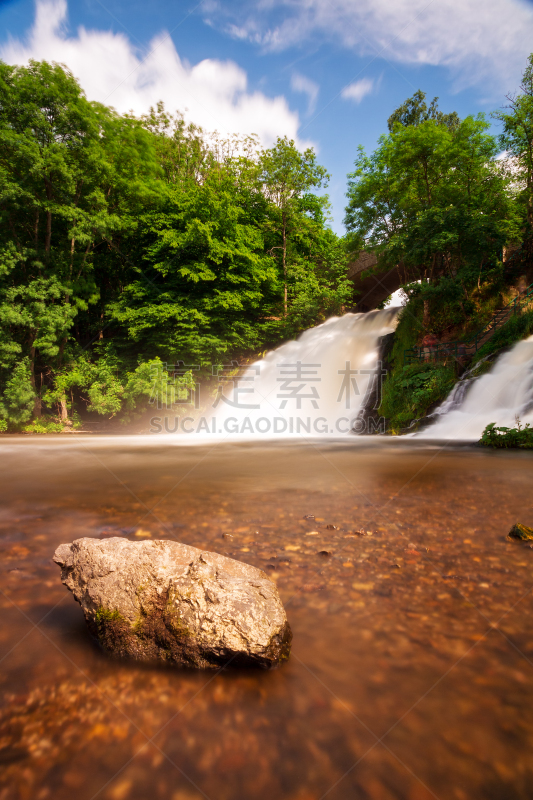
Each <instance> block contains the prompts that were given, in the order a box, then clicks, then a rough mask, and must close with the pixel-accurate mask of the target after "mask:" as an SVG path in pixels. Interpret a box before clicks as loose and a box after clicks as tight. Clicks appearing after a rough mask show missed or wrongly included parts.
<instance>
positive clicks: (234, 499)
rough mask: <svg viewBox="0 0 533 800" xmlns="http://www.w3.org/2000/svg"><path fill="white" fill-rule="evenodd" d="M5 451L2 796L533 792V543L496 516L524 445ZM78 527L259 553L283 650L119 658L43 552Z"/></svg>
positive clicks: (126, 445)
mask: <svg viewBox="0 0 533 800" xmlns="http://www.w3.org/2000/svg"><path fill="white" fill-rule="evenodd" d="M0 452H1V454H2V458H1V461H0V472H1V494H2V505H1V517H0V523H1V526H0V547H1V550H2V561H1V564H2V583H1V590H0V592H1V593H0V602H1V607H2V625H1V627H0V648H1V650H0V658H1V659H2V662H1V663H2V668H1V672H0V680H1V683H2V696H3V699H2V705H1V712H0V762H1V764H2V769H1V773H0V787H2V788H0V799H1V800H11V798H17V800H19V799H20V800H26V799H27V800H30V799H31V800H47V798H53V800H63V799H65V800H67V798H68V800H71V798H72V797H76V800H95V799H96V798H102V800H146V798H152V799H153V800H201V798H207V800H243V799H246V800H248V798H250V799H251V798H253V799H254V800H267V798H268V800H273V798H275V800H322V799H323V798H328V800H345V798H357V800H359V798H361V800H393V799H394V800H426V798H427V800H429V798H438V800H452V799H453V800H477V798H483V799H484V798H487V800H500V799H501V800H515V798H516V800H519V799H522V798H524V800H525V799H526V798H527V799H528V800H529V798H531V786H532V785H533V765H532V760H531V751H532V746H533V702H532V701H533V697H532V695H533V681H532V675H533V673H532V661H533V617H532V615H531V605H532V587H533V551H532V549H531V548H530V547H529V546H528V545H527V544H523V543H519V542H511V541H509V540H508V539H507V538H506V533H507V531H508V530H509V528H510V526H511V525H512V524H513V523H514V522H515V521H521V522H524V523H525V524H529V525H531V524H532V523H533V508H532V495H531V485H532V480H533V460H532V459H531V456H530V455H529V454H528V453H519V452H518V453H512V452H488V451H484V450H480V449H477V448H475V447H471V446H458V445H454V446H453V447H450V446H440V445H436V444H435V443H431V442H424V441H417V440H410V441H409V440H392V439H388V438H387V439H384V438H382V437H369V438H366V437H359V438H358V437H347V438H344V439H342V440H341V439H331V440H325V439H316V440H310V439H305V440H304V439H300V440H278V441H255V442H253V441H251V442H232V443H228V442H224V441H218V442H210V443H209V442H206V443H204V444H196V445H195V446H191V445H189V444H188V443H187V441H186V437H185V438H183V437H182V438H181V439H178V438H172V437H168V438H167V440H166V441H165V442H161V440H159V439H153V438H151V437H113V438H111V437H110V438H105V437H92V436H78V435H72V436H70V437H47V438H46V439H42V440H38V439H35V438H26V439H24V438H19V437H3V438H2V441H1V443H0ZM306 517H307V518H306ZM309 517H314V519H310V518H309ZM82 536H96V537H108V536H127V537H128V538H130V539H132V540H143V539H146V538H148V537H153V538H162V539H176V540H178V541H181V542H185V543H187V544H191V545H194V546H197V547H201V548H205V549H210V550H213V551H216V552H219V553H222V554H224V555H228V556H231V557H234V558H238V559H242V560H243V561H246V562H248V563H250V564H253V565H255V566H258V567H261V568H262V569H264V570H265V571H267V573H268V574H269V576H270V577H271V579H272V580H274V581H275V582H276V583H277V586H278V588H279V592H280V594H281V597H282V600H283V602H284V604H285V607H286V610H287V614H288V617H289V621H290V624H291V626H292V630H293V633H294V641H293V650H292V655H291V658H290V660H289V662H288V663H287V664H285V665H284V666H283V667H281V668H280V669H278V670H275V671H272V672H264V671H255V670H250V671H246V672H244V671H242V672H239V671H230V670H228V671H223V672H220V673H216V674H212V673H209V674H207V673H202V672H192V671H179V670H176V669H170V668H168V669H167V668H161V667H155V666H147V665H138V664H134V663H131V664H130V663H121V662H118V661H114V660H112V659H110V658H109V657H107V656H106V655H105V654H103V653H102V652H101V651H100V650H99V649H98V648H97V646H96V645H95V644H94V642H93V641H92V640H91V638H90V636H89V634H88V632H87V630H86V628H85V624H84V620H83V615H82V612H81V609H80V608H79V606H78V605H77V604H76V603H75V602H74V600H73V598H72V596H71V595H70V593H69V592H68V591H67V589H66V588H65V587H63V586H62V584H61V582H60V575H59V569H58V567H57V566H56V565H55V564H53V563H52V561H51V556H52V554H53V552H54V550H55V548H56V547H57V546H58V545H59V544H60V543H62V542H69V541H72V540H73V539H76V538H79V537H82Z"/></svg>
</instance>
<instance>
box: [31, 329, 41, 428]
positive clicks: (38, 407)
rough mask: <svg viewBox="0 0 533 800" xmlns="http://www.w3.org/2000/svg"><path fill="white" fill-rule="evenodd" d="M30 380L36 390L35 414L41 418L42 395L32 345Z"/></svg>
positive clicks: (36, 417)
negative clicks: (38, 384)
mask: <svg viewBox="0 0 533 800" xmlns="http://www.w3.org/2000/svg"><path fill="white" fill-rule="evenodd" d="M30 382H31V385H32V389H33V391H34V392H35V401H34V403H33V416H34V417H35V419H39V418H40V416H41V413H42V410H41V397H40V395H39V393H38V391H37V382H36V380H35V347H34V346H33V342H32V345H31V347H30Z"/></svg>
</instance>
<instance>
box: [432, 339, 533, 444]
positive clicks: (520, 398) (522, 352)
mask: <svg viewBox="0 0 533 800" xmlns="http://www.w3.org/2000/svg"><path fill="white" fill-rule="evenodd" d="M516 417H519V418H520V421H521V422H522V423H523V424H525V423H527V422H529V423H530V424H532V423H533V336H530V337H529V338H528V339H525V340H523V341H521V342H518V343H517V344H515V345H514V347H513V348H512V349H511V350H509V351H508V352H507V353H504V354H503V355H501V356H500V357H499V358H498V359H497V361H496V362H495V364H494V366H493V367H492V368H491V370H490V372H488V373H487V374H486V375H483V376H482V377H481V378H478V379H476V380H474V381H464V382H459V383H457V384H456V385H455V387H454V388H453V390H452V392H451V393H450V396H449V397H448V398H447V400H445V402H444V403H443V404H442V406H441V408H440V409H437V412H436V421H435V422H434V424H433V425H431V426H430V427H429V428H426V429H425V430H424V431H422V432H421V433H420V434H418V436H419V437H420V438H431V439H456V440H457V439H462V440H470V441H476V440H478V439H479V438H480V436H481V434H482V433H483V430H484V429H485V428H486V426H487V425H488V424H489V423H491V422H496V423H497V424H498V425H505V426H507V427H513V426H514V425H515V422H516Z"/></svg>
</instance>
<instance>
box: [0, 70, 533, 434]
mask: <svg viewBox="0 0 533 800" xmlns="http://www.w3.org/2000/svg"><path fill="white" fill-rule="evenodd" d="M492 116H493V123H496V124H495V125H494V127H495V128H496V127H498V129H499V130H500V133H499V135H494V133H493V132H492V129H491V123H490V122H489V120H487V119H486V118H485V117H484V115H482V114H479V115H477V116H476V117H472V116H471V117H467V118H465V119H460V118H459V117H458V115H457V114H455V113H451V114H444V113H443V112H442V111H440V110H439V108H438V103H437V99H436V98H435V99H434V100H433V101H432V102H431V103H430V104H429V105H428V104H427V103H426V98H425V94H424V93H423V92H421V91H419V92H417V93H415V95H414V96H413V97H411V98H409V99H408V100H407V101H406V102H405V103H404V104H403V105H402V106H400V107H399V108H398V109H396V111H394V112H393V113H392V115H391V116H390V118H389V121H388V128H389V130H388V133H386V134H383V136H382V137H381V138H380V140H379V142H378V146H377V148H376V150H375V151H374V152H373V153H372V154H371V155H367V154H366V153H365V152H364V151H363V150H362V149H359V151H358V155H357V158H356V161H355V167H354V171H353V172H352V173H351V174H350V175H349V176H348V188H347V208H346V218H345V224H346V229H347V233H346V235H345V236H344V237H339V236H337V235H336V234H335V233H334V232H333V230H332V229H331V227H330V219H329V205H328V197H327V194H324V193H323V190H324V189H325V188H326V187H327V182H328V178H329V176H328V174H327V172H326V170H325V168H324V167H322V166H320V164H319V163H318V162H317V158H316V154H315V153H314V152H313V151H312V150H306V151H305V152H300V151H299V150H298V149H297V147H296V145H295V143H294V142H293V141H290V140H288V139H287V138H281V137H280V138H279V139H278V140H277V142H276V143H275V144H274V146H273V147H271V148H264V147H262V146H261V145H260V143H259V142H258V141H257V140H256V139H255V138H254V137H240V136H237V135H235V136H233V137H230V138H226V139H225V138H222V137H220V136H219V135H217V134H216V133H209V132H206V131H203V130H202V129H201V128H199V127H197V126H195V125H194V124H192V123H189V122H186V120H185V119H184V117H183V115H182V114H180V113H179V112H173V113H170V112H169V111H168V110H167V109H166V108H164V106H163V105H162V104H161V103H158V104H156V105H155V106H154V107H153V108H151V109H150V111H149V113H148V114H146V115H145V116H142V117H140V118H136V117H135V116H133V115H132V114H126V115H123V114H122V115H121V114H118V113H117V112H116V111H115V110H114V109H112V108H109V107H106V106H103V105H101V104H98V103H94V102H90V101H89V100H87V98H86V97H85V95H84V93H83V91H82V89H81V87H80V85H79V84H78V83H77V81H76V80H75V78H74V77H73V75H72V74H71V73H70V72H69V71H68V70H67V69H66V68H65V67H64V66H60V65H57V64H49V63H47V62H31V63H30V64H29V66H27V67H13V66H9V65H7V64H4V63H0V175H1V179H0V232H1V238H0V430H1V431H7V432H14V431H23V432H47V431H51V432H52V431H62V430H64V429H69V428H70V429H75V428H76V427H77V426H79V425H80V424H81V420H82V419H83V420H85V421H87V420H99V419H100V420H106V421H109V420H113V421H119V422H122V423H128V422H131V421H132V420H134V419H136V418H138V417H139V415H141V414H142V413H143V412H144V410H145V409H146V408H147V406H148V403H149V400H150V398H151V396H152V395H153V392H154V387H155V389H156V390H158V391H159V390H164V389H165V387H168V386H169V385H172V387H173V390H175V388H176V381H177V383H178V386H181V387H182V388H183V390H184V391H186V389H187V387H190V386H191V382H192V381H193V374H192V373H193V370H194V372H195V375H196V376H198V375H201V376H204V378H205V379H206V380H208V379H209V376H210V375H212V374H213V367H214V365H223V364H227V363H231V362H233V361H237V362H241V361H243V360H244V361H246V360H250V359H252V358H255V357H258V356H260V355H261V354H262V353H263V352H264V351H265V350H266V349H270V348H272V347H275V346H276V345H278V344H279V343H281V342H282V341H285V340H287V339H290V338H293V337H295V336H297V335H298V334H299V333H300V332H301V331H303V330H305V329H307V328H310V327H312V326H314V325H317V324H319V323H320V322H322V321H324V320H325V319H326V318H328V317H329V316H332V315H338V314H342V313H344V312H345V311H347V310H350V309H351V308H352V307H353V306H354V304H355V302H356V301H357V297H356V294H355V293H354V287H353V285H352V284H351V282H350V281H349V280H348V277H347V273H348V263H349V262H350V260H353V259H354V258H356V257H357V254H358V253H359V252H360V251H361V250H367V251H368V250H371V251H374V252H375V253H376V254H377V256H378V264H379V270H382V269H388V268H390V267H392V266H395V267H396V268H397V269H398V270H399V271H400V272H401V274H402V276H403V278H402V280H403V289H404V292H405V296H406V300H405V304H404V308H403V310H402V312H401V315H400V323H399V326H398V331H397V335H396V342H395V345H394V350H393V353H392V360H391V371H390V374H389V376H388V378H387V381H386V385H385V390H384V397H383V402H382V409H381V411H382V413H383V414H384V415H385V416H386V417H387V418H389V419H390V420H392V422H393V424H394V425H397V426H400V427H401V425H402V424H404V423H405V422H407V421H408V420H409V419H412V418H413V417H415V416H416V415H420V414H422V413H425V411H427V408H428V407H430V406H431V404H432V403H433V402H435V400H437V399H438V398H439V397H441V396H442V394H443V393H445V392H446V391H447V390H448V389H449V387H450V385H451V383H453V380H455V377H456V367H455V366H454V365H450V366H445V367H442V365H428V364H420V365H415V366H414V367H409V366H408V367H406V366H404V363H403V353H404V350H405V349H406V348H409V347H413V346H414V345H415V344H417V343H420V342H421V341H422V340H423V337H424V336H427V335H428V334H434V335H436V336H438V337H439V339H440V340H446V339H447V338H449V339H452V338H456V339H457V338H458V337H459V336H463V335H465V334H466V333H468V332H469V331H470V330H474V329H475V327H476V326H478V327H479V325H481V324H483V323H484V321H486V320H487V319H488V318H489V317H490V315H491V314H492V313H493V312H494V310H495V309H497V308H499V307H500V306H501V305H502V304H504V303H505V302H506V301H507V300H508V299H509V297H511V296H512V292H513V291H516V286H517V281H518V279H519V278H522V279H523V277H524V276H526V278H527V276H530V277H531V279H533V275H530V272H531V265H532V252H533V56H532V57H530V59H529V62H528V65H527V67H526V69H525V72H524V75H523V81H522V86H521V90H520V92H519V93H518V94H517V95H516V96H509V98H508V99H507V102H506V104H505V105H504V106H503V107H502V109H500V110H499V111H496V112H494V114H493V115H492ZM354 149H355V147H354ZM510 253H511V254H512V255H511V256H510V257H509V254H510ZM528 325H529V322H527V321H526V323H524V324H522V328H521V329H520V335H525V332H527V331H528V330H529V329H530V328H528ZM530 327H531V328H533V321H531V326H530ZM176 365H180V369H177V368H176ZM176 375H178V377H177V378H176ZM196 379H197V378H196Z"/></svg>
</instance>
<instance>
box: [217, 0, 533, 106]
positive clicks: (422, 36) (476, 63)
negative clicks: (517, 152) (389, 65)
mask: <svg viewBox="0 0 533 800" xmlns="http://www.w3.org/2000/svg"><path fill="white" fill-rule="evenodd" d="M235 7H237V8H238V14H239V35H240V37H241V38H243V37H247V38H248V39H249V40H250V41H253V42H260V43H261V45H262V46H263V47H264V48H267V49H271V50H280V49H283V48H286V47H289V46H297V45H301V44H302V42H305V41H306V40H308V39H310V38H313V37H316V36H319V37H320V39H322V40H323V39H324V37H327V38H329V39H330V40H332V41H335V42H339V43H341V44H342V45H343V46H344V47H347V48H350V49H353V50H355V51H356V52H358V53H359V54H360V55H365V56H376V55H377V56H378V57H379V56H383V57H384V58H387V59H389V60H393V61H396V62H399V63H406V64H418V65H434V66H444V67H448V68H449V69H450V70H451V71H452V74H453V76H454V78H455V80H456V85H457V86H458V87H459V86H464V85H473V84H478V85H479V84H485V83H486V82H487V81H488V82H489V86H488V88H487V86H486V85H484V86H483V88H484V90H485V92H486V93H487V94H490V95H493V96H494V95H497V94H499V93H500V92H501V91H502V89H503V90H504V91H510V90H512V89H513V88H515V87H516V86H517V85H518V83H519V80H520V76H521V73H522V71H523V69H524V67H525V65H526V59H527V56H528V55H529V53H530V52H531V50H532V48H533V4H532V3H531V2H527V0H432V2H428V0H262V2H261V3H258V4H257V5H255V8H254V11H253V12H252V13H251V14H248V16H247V15H246V10H247V9H249V7H250V4H249V3H248V2H247V0H246V2H244V5H239V3H238V2H237V3H235V2H234V0H232V3H231V8H232V13H234V12H235ZM227 13H229V12H227ZM274 20H275V22H274Z"/></svg>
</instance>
